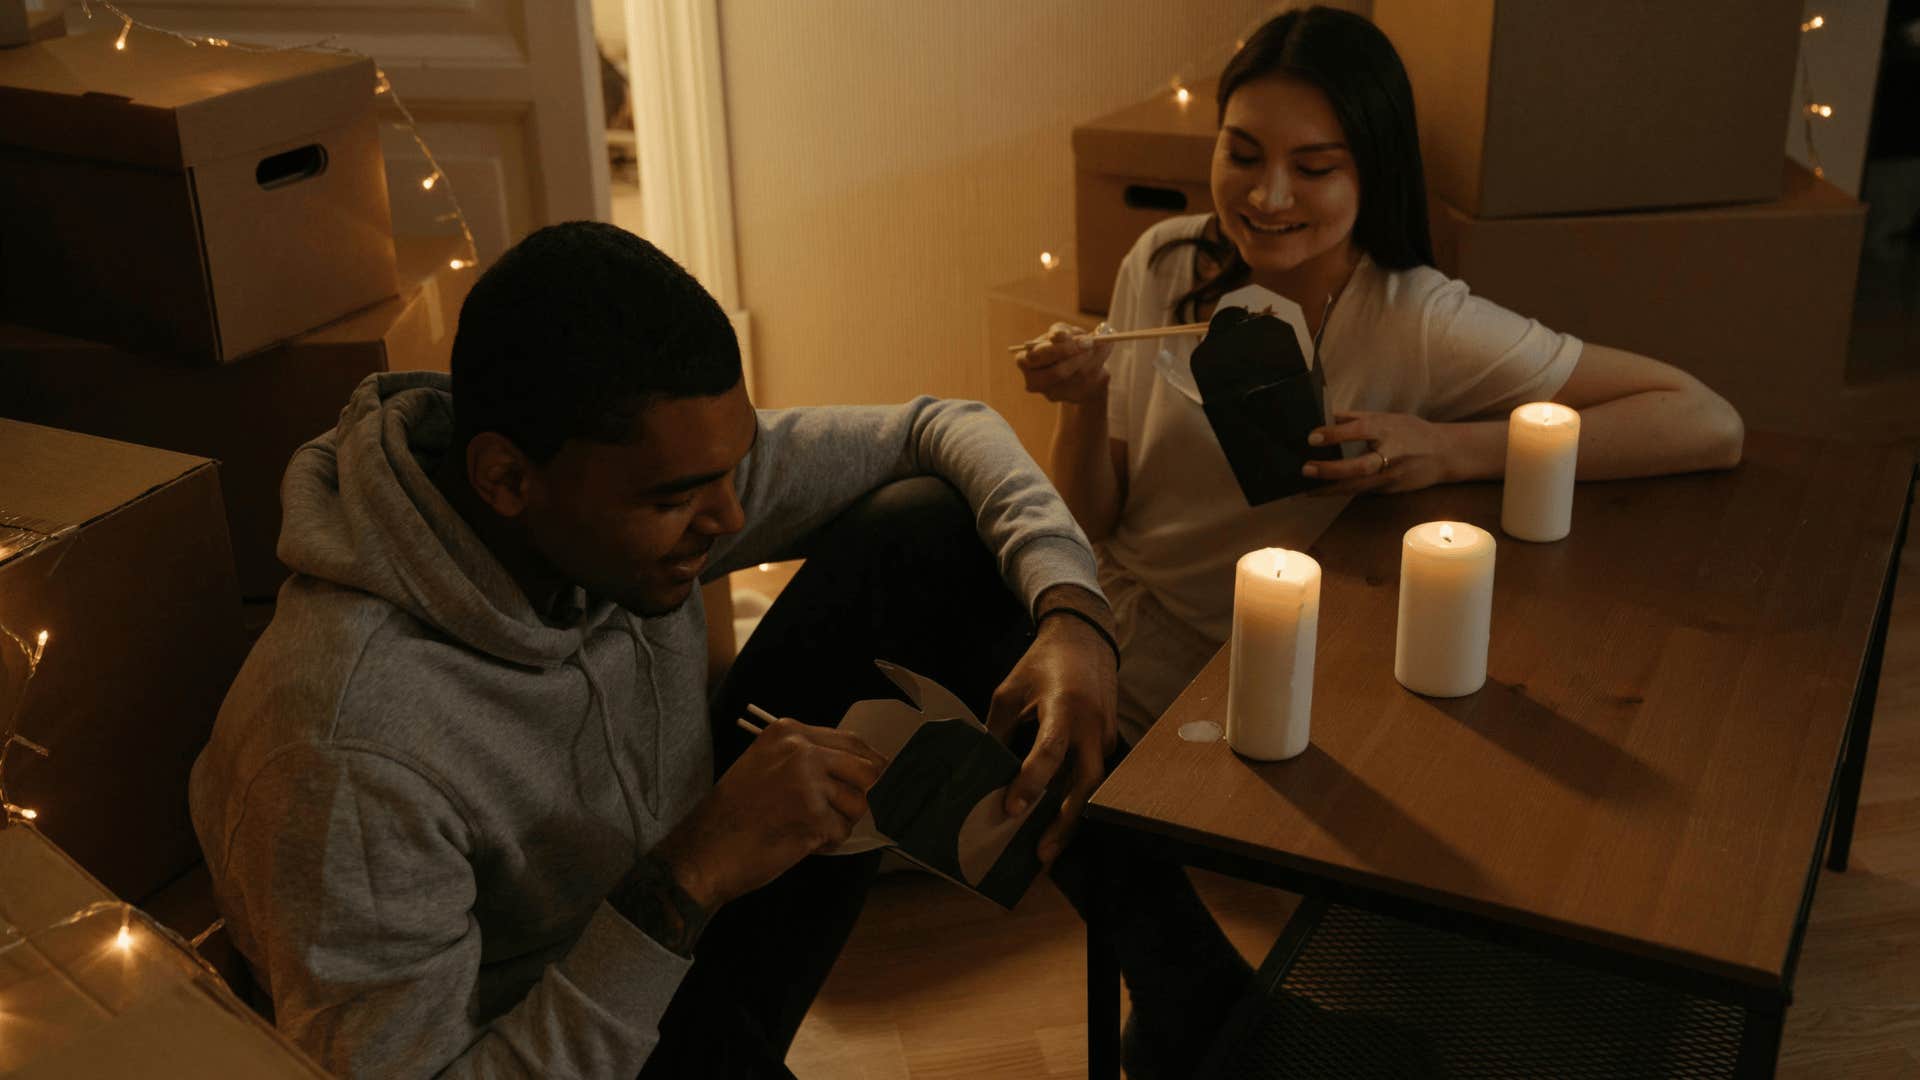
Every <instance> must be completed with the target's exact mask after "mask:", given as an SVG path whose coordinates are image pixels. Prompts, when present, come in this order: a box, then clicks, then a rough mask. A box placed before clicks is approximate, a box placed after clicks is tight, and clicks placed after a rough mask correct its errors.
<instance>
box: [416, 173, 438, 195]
mask: <svg viewBox="0 0 1920 1080" xmlns="http://www.w3.org/2000/svg"><path fill="white" fill-rule="evenodd" d="M439 182H440V174H439V173H434V174H432V175H430V176H428V177H427V178H426V179H425V180H422V181H420V190H421V191H432V190H433V185H435V184H437V183H439Z"/></svg>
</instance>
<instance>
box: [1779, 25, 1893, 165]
mask: <svg viewBox="0 0 1920 1080" xmlns="http://www.w3.org/2000/svg"><path fill="white" fill-rule="evenodd" d="M1815 15H1818V16H1821V17H1822V18H1823V19H1825V20H1826V25H1824V26H1822V27H1821V28H1820V29H1818V30H1813V31H1809V32H1807V33H1804V34H1801V35H1800V49H1801V55H1802V58H1803V59H1804V60H1805V61H1806V65H1807V67H1806V73H1807V76H1808V78H1809V79H1810V80H1811V82H1812V85H1813V93H1814V96H1815V98H1817V99H1818V100H1819V102H1820V103H1821V104H1825V105H1831V106H1833V115H1832V116H1831V117H1827V118H1825V119H1820V118H1815V119H1814V120H1813V145H1814V148H1815V149H1816V150H1818V151H1819V154H1820V162H1821V164H1822V166H1824V167H1825V169H1826V178H1827V181H1828V182H1829V183H1832V184H1833V185H1835V186H1836V187H1838V188H1840V189H1841V190H1842V191H1845V192H1846V193H1847V194H1849V195H1858V194H1860V174H1861V171H1862V169H1863V167H1864V165H1865V162H1866V159H1867V129H1868V122H1869V121H1870V120H1871V119H1872V117H1873V84H1874V79H1875V76H1877V75H1878V74H1879V71H1880V44H1881V38H1882V37H1883V35H1884V34H1885V32H1886V25H1887V0H1807V5H1806V18H1808V19H1811V18H1813V17H1814V16H1815ZM1805 108H1806V98H1805V96H1804V94H1803V93H1802V91H1801V83H1800V80H1799V76H1798V73H1796V75H1795V78H1794V84H1793V103H1792V105H1790V106H1789V107H1788V110H1787V116H1788V121H1787V154H1788V156H1790V157H1792V158H1793V159H1794V160H1796V161H1798V162H1800V163H1801V164H1802V165H1808V166H1811V165H1812V164H1813V163H1812V161H1810V160H1808V157H1807V139H1806V127H1805V124H1804V122H1803V117H1804V116H1805V115H1806V114H1805V113H1804V111H1803V110H1804V109H1805Z"/></svg>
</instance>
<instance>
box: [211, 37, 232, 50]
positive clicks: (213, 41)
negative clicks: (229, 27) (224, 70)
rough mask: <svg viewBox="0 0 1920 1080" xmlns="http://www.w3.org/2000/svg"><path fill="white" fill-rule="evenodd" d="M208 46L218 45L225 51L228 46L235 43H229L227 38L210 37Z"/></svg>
mask: <svg viewBox="0 0 1920 1080" xmlns="http://www.w3.org/2000/svg"><path fill="white" fill-rule="evenodd" d="M207 44H209V45H217V46H219V47H220V48H222V49H224V48H226V47H227V46H229V45H231V44H233V42H231V41H228V40H227V39H226V38H223V37H210V38H208V39H207Z"/></svg>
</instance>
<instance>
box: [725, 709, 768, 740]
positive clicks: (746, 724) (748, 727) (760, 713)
mask: <svg viewBox="0 0 1920 1080" xmlns="http://www.w3.org/2000/svg"><path fill="white" fill-rule="evenodd" d="M747 711H748V712H750V713H752V714H753V715H755V716H757V717H759V718H760V719H762V720H765V721H766V722H767V723H769V724H771V723H773V722H774V721H775V720H776V719H778V717H776V716H774V715H773V714H772V713H770V712H768V711H767V710H765V709H763V708H761V707H760V706H758V705H748V706H747ZM733 722H734V723H735V724H737V725H739V727H740V730H742V731H745V732H749V733H751V734H754V735H758V734H760V733H761V732H763V731H765V730H767V729H766V728H763V727H761V726H759V725H758V724H755V723H754V722H753V721H751V720H749V719H747V718H746V717H744V716H740V717H735V718H734V721H733Z"/></svg>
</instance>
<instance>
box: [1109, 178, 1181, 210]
mask: <svg viewBox="0 0 1920 1080" xmlns="http://www.w3.org/2000/svg"><path fill="white" fill-rule="evenodd" d="M1123 197H1124V198H1125V199H1126V202H1127V206H1128V207H1129V208H1130V209H1134V210H1158V211H1161V212H1163V213H1168V214H1178V213H1183V212H1184V211H1185V210H1186V209H1187V194H1186V192H1184V191H1180V190H1179V189H1177V188H1164V187H1153V186H1151V185H1149V184H1128V185H1127V190H1126V193H1125V195H1124V196H1123Z"/></svg>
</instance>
